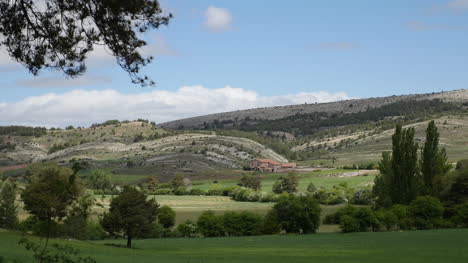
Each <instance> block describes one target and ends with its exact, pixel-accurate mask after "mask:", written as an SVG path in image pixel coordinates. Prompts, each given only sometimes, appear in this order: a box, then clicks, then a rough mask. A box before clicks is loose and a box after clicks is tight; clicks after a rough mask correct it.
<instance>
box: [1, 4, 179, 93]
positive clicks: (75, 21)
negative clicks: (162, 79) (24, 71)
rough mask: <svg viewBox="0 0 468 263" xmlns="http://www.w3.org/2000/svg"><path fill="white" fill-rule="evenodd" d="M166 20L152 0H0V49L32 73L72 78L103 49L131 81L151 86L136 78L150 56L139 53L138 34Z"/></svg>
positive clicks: (145, 79)
mask: <svg viewBox="0 0 468 263" xmlns="http://www.w3.org/2000/svg"><path fill="white" fill-rule="evenodd" d="M171 18H172V15H171V14H168V15H164V14H163V11H162V9H161V7H160V5H159V3H158V1H156V0H132V1H115V0H73V1H72V0H41V1H37V0H0V46H4V47H5V48H6V50H7V52H8V54H9V55H10V56H11V57H12V58H13V59H14V60H16V61H18V62H19V63H21V64H23V65H24V66H26V67H27V68H28V70H29V71H30V72H31V73H32V74H34V75H37V74H38V73H39V71H40V70H41V69H44V68H48V69H55V70H61V71H63V72H64V73H65V75H67V76H69V77H76V76H79V75H80V74H82V73H84V72H85V71H86V65H85V60H86V58H87V55H88V54H89V53H90V52H91V51H92V50H93V49H94V47H95V46H96V45H104V46H105V47H106V48H107V50H108V51H109V53H111V54H112V55H113V56H115V57H116V60H117V64H118V65H119V66H120V67H122V69H123V70H125V71H126V72H127V73H128V74H129V75H130V78H131V80H132V82H133V83H137V84H141V85H142V86H145V85H153V84H154V82H153V81H152V80H150V79H149V78H148V77H147V76H141V75H140V74H139V72H140V69H141V67H143V66H145V65H147V64H148V63H150V62H151V60H152V59H153V58H152V57H143V56H142V55H141V54H140V52H139V48H141V47H143V46H145V45H146V42H145V41H143V40H142V39H140V38H139V35H138V34H140V33H144V32H146V31H148V30H150V29H157V28H159V27H160V26H162V25H167V24H168V23H169V20H170V19H171Z"/></svg>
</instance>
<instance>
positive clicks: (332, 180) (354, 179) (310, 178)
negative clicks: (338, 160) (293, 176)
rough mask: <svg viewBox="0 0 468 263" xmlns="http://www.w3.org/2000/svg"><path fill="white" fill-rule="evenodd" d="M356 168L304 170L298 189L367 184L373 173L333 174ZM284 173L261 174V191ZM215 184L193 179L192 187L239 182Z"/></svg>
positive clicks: (233, 184) (222, 181) (370, 180)
mask: <svg viewBox="0 0 468 263" xmlns="http://www.w3.org/2000/svg"><path fill="white" fill-rule="evenodd" d="M356 171H357V170H344V169H336V170H323V171H316V172H305V173H300V174H299V187H298V190H299V191H306V190H307V186H308V185H309V184H310V183H314V184H315V186H316V187H324V188H332V187H333V186H334V185H338V184H340V183H343V182H345V183H348V186H350V187H356V186H363V185H368V184H370V183H372V182H373V181H374V178H375V175H366V176H364V175H362V176H351V177H337V176H333V175H338V174H340V173H346V172H356ZM285 175H286V174H282V173H268V174H266V173H265V174H261V177H262V179H261V182H262V191H264V192H271V191H272V188H273V184H274V183H275V181H276V180H278V178H279V177H281V176H285ZM217 181H218V183H217V184H213V180H202V181H194V182H193V184H194V185H193V187H194V188H198V189H203V190H205V191H207V190H210V189H212V188H215V187H229V186H235V185H237V183H238V182H239V178H236V179H220V180H217Z"/></svg>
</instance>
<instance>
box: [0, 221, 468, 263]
mask: <svg viewBox="0 0 468 263" xmlns="http://www.w3.org/2000/svg"><path fill="white" fill-rule="evenodd" d="M467 236H468V229H453V230H431V231H408V232H380V233H353V234H338V233H336V234H316V235H286V236H255V237H235V238H234V237H231V238H229V237H227V238H195V239H181V238H176V239H152V240H137V241H136V242H135V247H136V248H135V249H131V250H130V249H126V248H119V247H114V246H109V245H108V244H123V243H124V241H123V240H105V241H98V242H78V241H60V242H64V243H67V244H70V245H73V246H75V247H76V248H79V249H80V250H81V251H82V253H83V254H84V255H89V256H92V257H93V258H95V259H96V260H97V262H99V263H101V262H102V263H106V262H112V263H120V262H122V263H123V262H125V263H132V262H139V263H146V262H164V263H172V262H181V263H182V262H184V263H186V262H204V263H208V262H216V263H218V262H242V263H248V262H252V263H253V262H255V263H257V262H269V263H275V262H291V263H296V262H333V263H336V262H362V263H365V262H370V263H375V262H384V263H385V262H388V263H395V262H399V263H401V262H411V263H417V262H424V263H428V262H450V263H457V262H460V263H462V262H463V263H465V262H468V239H467V238H466V237H467ZM19 238H20V234H18V233H11V232H0V244H2V245H1V246H0V255H2V256H3V257H4V258H5V259H6V260H7V262H8V261H9V260H13V259H18V260H22V262H31V257H30V255H29V254H28V253H26V252H25V250H24V249H23V248H22V247H21V246H19V245H18V244H17V241H18V240H19Z"/></svg>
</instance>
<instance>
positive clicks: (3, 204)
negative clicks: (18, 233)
mask: <svg viewBox="0 0 468 263" xmlns="http://www.w3.org/2000/svg"><path fill="white" fill-rule="evenodd" d="M15 201H16V185H15V184H14V183H12V182H10V181H9V180H6V181H5V182H3V184H0V228H5V229H12V228H15V226H16V224H17V223H18V206H17V205H16V202H15Z"/></svg>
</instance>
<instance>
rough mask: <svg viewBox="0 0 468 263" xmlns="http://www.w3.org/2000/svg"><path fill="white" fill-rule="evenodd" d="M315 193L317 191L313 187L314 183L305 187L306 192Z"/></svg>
mask: <svg viewBox="0 0 468 263" xmlns="http://www.w3.org/2000/svg"><path fill="white" fill-rule="evenodd" d="M316 191H317V187H316V186H315V184H314V183H310V184H309V185H308V186H307V192H310V193H315V192H316Z"/></svg>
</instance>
